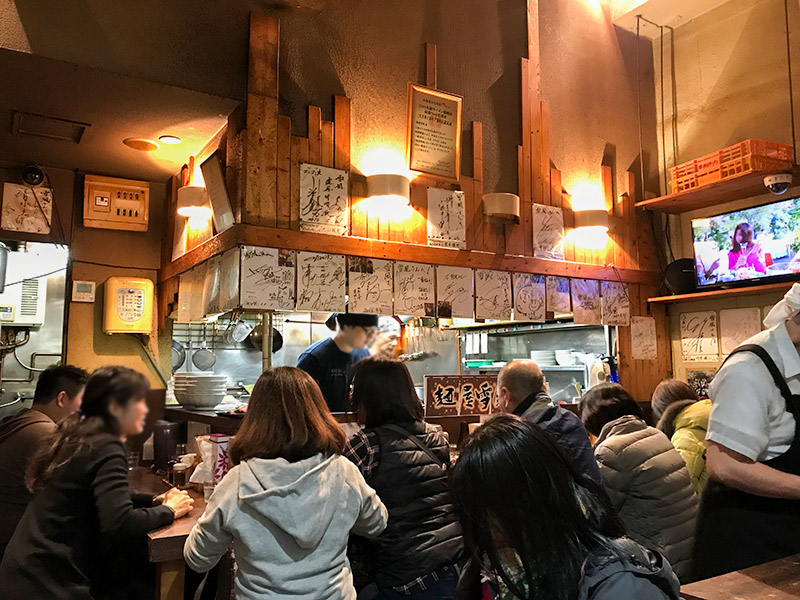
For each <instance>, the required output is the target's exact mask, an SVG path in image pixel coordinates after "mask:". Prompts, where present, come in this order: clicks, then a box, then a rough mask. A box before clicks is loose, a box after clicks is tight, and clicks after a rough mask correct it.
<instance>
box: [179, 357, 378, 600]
mask: <svg viewBox="0 0 800 600" xmlns="http://www.w3.org/2000/svg"><path fill="white" fill-rule="evenodd" d="M344 445H345V435H344V432H343V430H342V429H341V427H339V424H338V423H337V422H336V421H335V420H334V418H333V417H332V416H331V414H330V411H329V410H328V407H327V405H326V404H325V399H324V398H323V397H322V392H320V389H319V386H317V384H316V383H315V382H314V380H313V379H312V378H311V376H310V375H308V373H306V372H305V371H302V370H300V369H297V368H294V367H278V368H276V369H271V370H269V371H266V372H265V373H263V374H262V375H261V377H259V379H258V381H257V382H256V385H255V387H254V388H253V393H252V395H251V396H250V402H249V404H248V409H247V415H246V416H245V418H244V421H243V422H242V426H241V428H240V429H239V433H238V435H237V436H236V438H235V439H234V441H233V442H232V444H231V448H230V456H231V460H232V461H233V463H234V465H235V466H234V467H233V469H231V471H230V472H229V473H228V474H227V475H226V476H225V478H224V479H223V480H222V481H221V482H220V484H219V485H218V486H217V489H216V490H214V494H213V495H212V496H211V499H210V501H209V503H208V506H207V507H206V511H205V513H204V514H203V516H202V517H201V518H200V520H199V521H198V522H197V524H196V525H195V527H194V529H192V532H191V533H190V534H189V538H188V539H187V540H186V545H185V546H184V550H183V554H184V558H185V559H186V562H187V563H188V564H189V566H190V567H191V568H192V569H194V570H195V571H200V572H205V571H208V570H209V569H211V568H212V567H213V566H214V565H216V564H217V562H218V561H219V559H220V558H221V557H222V555H223V554H225V552H226V551H227V550H228V547H229V546H230V545H231V544H233V548H234V552H235V553H236V563H237V567H238V569H237V571H236V597H237V598H239V599H245V600H246V599H253V600H255V599H256V598H258V599H262V598H287V597H295V598H325V599H330V600H338V599H340V598H341V599H348V600H350V599H354V598H355V597H356V593H355V589H354V588H353V577H352V573H351V571H350V564H349V562H348V560H347V553H346V550H347V539H348V536H349V535H350V533H351V532H352V533H355V534H359V535H363V536H366V537H374V536H376V535H378V534H380V533H381V532H382V531H383V529H384V528H385V527H386V519H387V513H386V508H385V507H384V506H383V504H382V503H381V501H380V499H379V498H378V496H377V494H376V493H375V491H374V490H373V489H372V488H370V487H369V486H368V485H367V484H366V482H365V481H364V478H363V477H362V476H361V474H360V473H359V472H358V469H356V467H355V466H354V465H353V464H352V463H350V461H348V460H347V459H346V458H344V457H342V456H341V453H342V451H343V449H344Z"/></svg>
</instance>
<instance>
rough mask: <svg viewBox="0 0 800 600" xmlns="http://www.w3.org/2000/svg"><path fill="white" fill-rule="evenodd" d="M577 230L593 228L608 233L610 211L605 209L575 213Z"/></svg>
mask: <svg viewBox="0 0 800 600" xmlns="http://www.w3.org/2000/svg"><path fill="white" fill-rule="evenodd" d="M575 228H576V229H584V228H591V229H592V230H594V231H602V232H603V233H608V211H607V210H605V209H599V208H598V209H593V210H579V211H575Z"/></svg>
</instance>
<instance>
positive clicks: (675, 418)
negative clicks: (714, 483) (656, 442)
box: [650, 379, 711, 496]
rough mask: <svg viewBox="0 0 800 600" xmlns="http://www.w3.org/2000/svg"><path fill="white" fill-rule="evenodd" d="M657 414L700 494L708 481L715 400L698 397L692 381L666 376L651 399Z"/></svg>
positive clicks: (662, 429)
mask: <svg viewBox="0 0 800 600" xmlns="http://www.w3.org/2000/svg"><path fill="white" fill-rule="evenodd" d="M650 404H651V406H652V407H653V418H654V419H658V425H656V427H658V428H659V429H660V430H661V431H663V432H664V434H665V435H666V436H667V437H668V438H669V439H670V441H672V445H673V446H675V449H676V450H677V451H678V453H680V455H681V456H682V457H683V460H684V462H685V463H686V468H687V469H689V475H690V476H691V477H692V486H693V487H694V491H695V492H697V495H698V496H699V495H700V494H701V493H702V492H703V488H704V487H705V485H706V482H707V481H708V473H707V472H706V432H707V431H708V419H709V417H711V400H698V399H697V394H695V392H694V390H693V389H692V388H691V387H690V386H689V384H688V383H684V382H683V381H678V380H677V379H665V380H664V381H662V382H661V383H659V384H658V387H656V390H655V391H654V392H653V399H652V400H651V401H650Z"/></svg>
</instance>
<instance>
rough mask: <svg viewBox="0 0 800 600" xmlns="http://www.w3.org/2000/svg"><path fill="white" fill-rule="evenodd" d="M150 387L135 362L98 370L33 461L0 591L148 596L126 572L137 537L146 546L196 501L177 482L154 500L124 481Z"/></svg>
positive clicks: (0, 572) (6, 594)
mask: <svg viewBox="0 0 800 600" xmlns="http://www.w3.org/2000/svg"><path fill="white" fill-rule="evenodd" d="M147 389H148V383H147V380H146V379H145V377H144V375H142V374H141V373H139V372H137V371H134V370H133V369H128V368H126V367H100V368H99V369H97V370H96V371H95V372H94V373H92V375H91V377H90V378H89V380H88V381H87V383H86V389H85V391H84V394H83V402H82V404H81V408H80V410H79V412H78V413H77V414H76V415H73V416H72V417H69V418H68V419H67V420H66V421H65V422H64V424H62V425H61V427H60V429H59V430H58V431H57V432H56V434H55V436H54V437H53V439H52V442H51V443H50V444H48V445H47V446H46V447H44V448H43V449H42V451H41V452H40V453H39V454H38V455H36V456H35V457H34V458H33V460H32V461H31V464H30V466H29V468H28V475H27V478H28V482H27V483H28V487H29V488H30V489H31V491H33V492H35V493H36V496H35V498H34V499H33V502H31V503H30V504H29V505H28V508H27V509H26V511H25V514H24V516H23V517H22V521H20V524H19V526H18V527H17V529H16V531H15V532H14V536H13V537H12V538H11V541H10V542H9V544H8V549H7V550H6V553H5V556H4V557H3V563H2V565H0V597H2V598H57V599H59V600H67V599H68V600H92V599H95V600H96V599H99V598H142V597H144V596H143V594H144V593H145V591H144V590H143V589H142V587H141V586H142V583H143V582H142V580H143V579H146V578H143V577H142V574H141V573H135V574H134V573H131V572H130V571H131V568H130V564H131V563H130V560H132V559H134V558H137V556H136V555H135V553H133V552H131V549H132V548H135V546H136V544H135V542H136V541H139V542H141V544H142V546H143V545H144V542H145V537H144V534H145V533H147V532H148V531H150V530H153V529H157V528H159V527H164V526H165V525H169V524H170V523H172V521H173V519H175V518H178V517H182V516H184V515H185V514H187V513H188V512H189V511H190V510H191V508H192V502H193V501H192V499H191V498H189V496H188V495H187V494H186V493H185V492H179V491H177V490H174V491H171V492H170V493H168V494H162V495H161V496H159V497H156V498H154V497H153V496H152V495H149V494H138V493H135V492H131V491H130V489H129V488H128V464H127V458H126V456H125V449H124V446H123V441H124V440H125V438H126V437H128V436H131V435H138V434H140V433H141V432H142V430H143V429H144V419H145V416H146V415H147V410H148V409H147V404H146V402H145V394H146V392H147ZM159 504H160V506H159ZM123 557H124V560H123ZM123 567H127V568H125V569H123ZM134 575H135V577H134Z"/></svg>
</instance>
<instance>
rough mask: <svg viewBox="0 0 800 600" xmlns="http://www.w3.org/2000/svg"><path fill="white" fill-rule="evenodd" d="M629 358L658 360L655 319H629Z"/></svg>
mask: <svg viewBox="0 0 800 600" xmlns="http://www.w3.org/2000/svg"><path fill="white" fill-rule="evenodd" d="M631 357H632V358H633V360H655V359H657V358H658V340H657V339H656V320H655V318H653V317H631Z"/></svg>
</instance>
